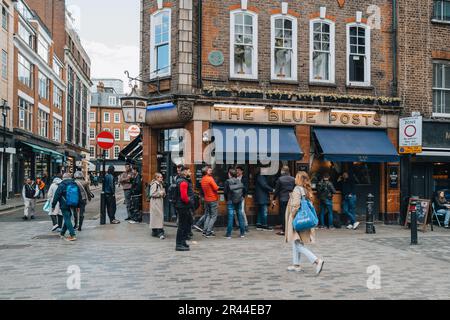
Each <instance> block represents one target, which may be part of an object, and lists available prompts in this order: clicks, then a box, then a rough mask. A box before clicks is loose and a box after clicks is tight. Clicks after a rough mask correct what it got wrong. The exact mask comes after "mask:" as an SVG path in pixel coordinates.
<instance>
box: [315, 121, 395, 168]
mask: <svg viewBox="0 0 450 320" xmlns="http://www.w3.org/2000/svg"><path fill="white" fill-rule="evenodd" d="M314 133H315V135H316V138H317V140H318V142H319V144H320V148H321V151H322V153H323V155H324V156H325V160H328V161H336V162H398V161H400V157H399V156H398V153H397V150H396V149H395V147H394V146H393V144H392V143H391V141H390V140H389V138H388V136H387V134H386V132H385V131H383V130H370V129H344V128H315V129H314Z"/></svg>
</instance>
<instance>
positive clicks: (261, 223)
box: [255, 167, 274, 231]
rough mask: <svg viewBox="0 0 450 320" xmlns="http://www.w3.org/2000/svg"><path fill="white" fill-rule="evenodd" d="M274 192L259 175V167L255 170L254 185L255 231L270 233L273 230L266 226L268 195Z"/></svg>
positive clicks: (264, 178)
mask: <svg viewBox="0 0 450 320" xmlns="http://www.w3.org/2000/svg"><path fill="white" fill-rule="evenodd" d="M271 192H274V190H273V188H272V187H271V186H270V185H269V184H268V182H267V177H266V176H265V175H263V174H261V167H258V168H257V169H256V183H255V204H256V206H257V208H258V217H257V220H256V230H258V231H262V230H265V231H272V230H273V229H272V228H271V227H269V225H268V224H267V215H268V213H269V204H270V193H271Z"/></svg>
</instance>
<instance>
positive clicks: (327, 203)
mask: <svg viewBox="0 0 450 320" xmlns="http://www.w3.org/2000/svg"><path fill="white" fill-rule="evenodd" d="M317 193H318V196H319V200H320V225H319V228H320V229H323V228H325V212H326V211H328V226H327V228H328V229H334V226H333V195H334V194H335V193H336V189H335V188H334V186H333V184H332V183H331V181H330V174H329V173H328V172H326V173H324V174H323V177H322V180H321V181H320V182H319V184H318V185H317Z"/></svg>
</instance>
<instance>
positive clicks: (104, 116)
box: [103, 112, 111, 123]
mask: <svg viewBox="0 0 450 320" xmlns="http://www.w3.org/2000/svg"><path fill="white" fill-rule="evenodd" d="M106 115H108V121H106ZM103 122H105V123H110V122H111V114H110V113H109V112H103Z"/></svg>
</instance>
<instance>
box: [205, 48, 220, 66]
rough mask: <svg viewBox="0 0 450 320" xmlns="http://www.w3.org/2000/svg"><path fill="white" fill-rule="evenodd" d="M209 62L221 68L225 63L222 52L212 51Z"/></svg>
mask: <svg viewBox="0 0 450 320" xmlns="http://www.w3.org/2000/svg"><path fill="white" fill-rule="evenodd" d="M208 61H209V63H211V64H212V65H213V66H215V67H218V66H221V65H222V64H223V62H224V57H223V53H222V51H211V52H210V53H209V56H208Z"/></svg>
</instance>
